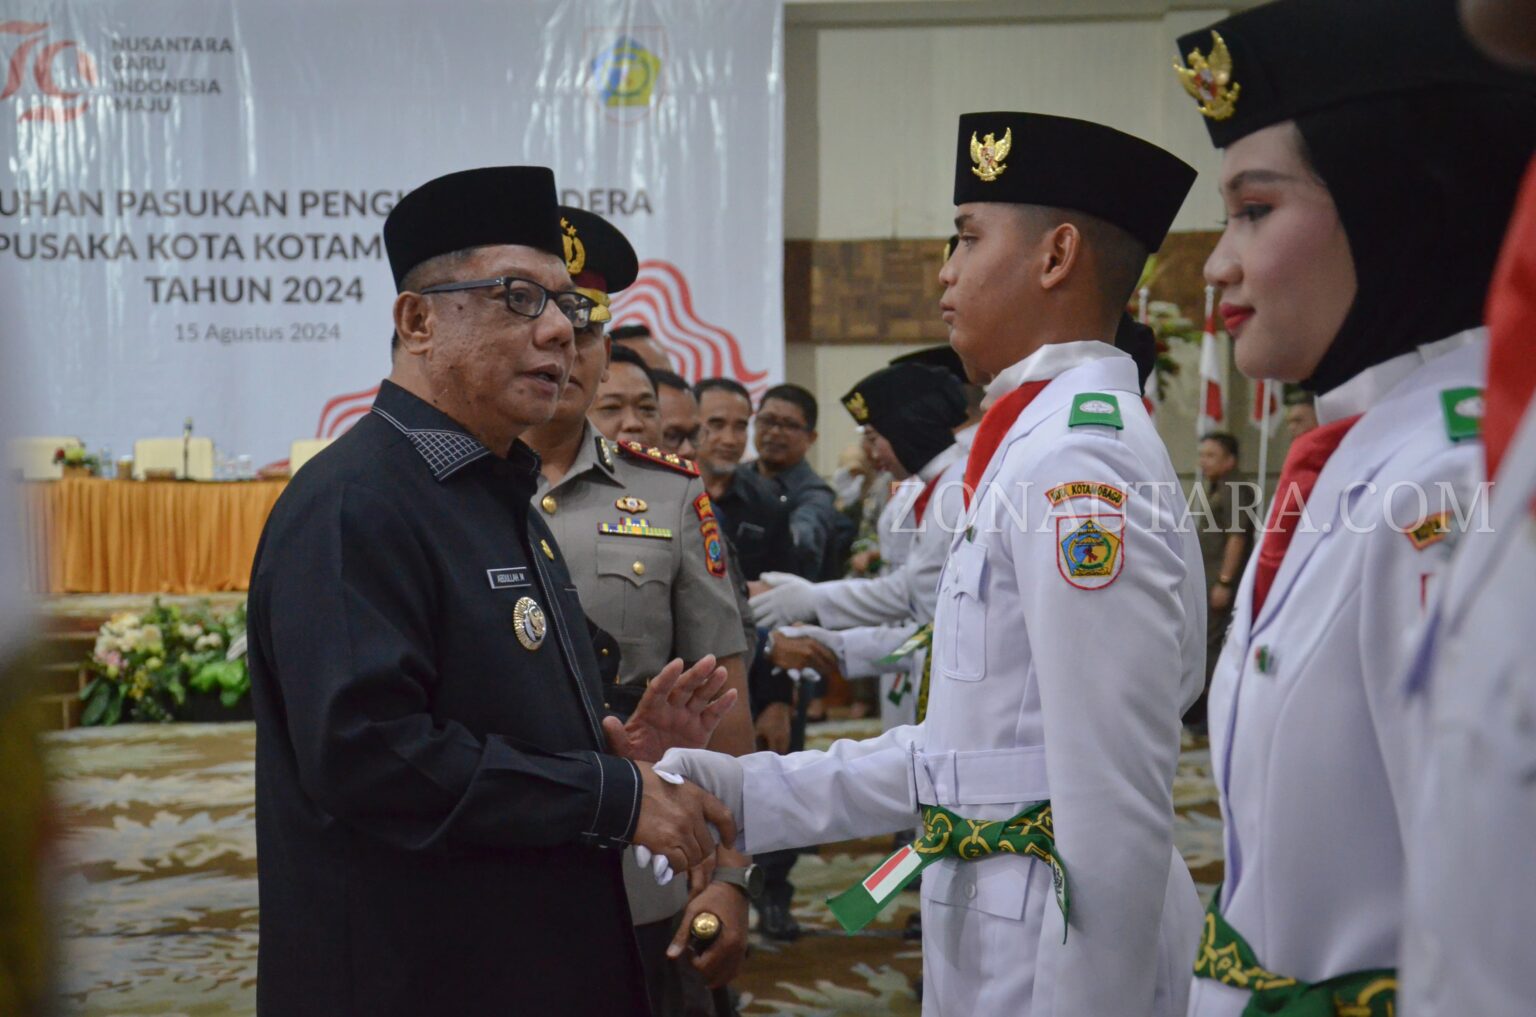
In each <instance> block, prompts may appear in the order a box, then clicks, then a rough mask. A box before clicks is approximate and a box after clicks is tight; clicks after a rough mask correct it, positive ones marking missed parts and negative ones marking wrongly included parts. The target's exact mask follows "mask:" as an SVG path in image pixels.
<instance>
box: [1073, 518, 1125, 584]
mask: <svg viewBox="0 0 1536 1017" xmlns="http://www.w3.org/2000/svg"><path fill="white" fill-rule="evenodd" d="M1124 542H1125V517H1124V516H1121V515H1111V514H1105V515H1096V516H1061V517H1059V518H1057V520H1056V545H1057V553H1056V566H1057V568H1058V569H1059V570H1060V571H1061V577H1062V578H1063V579H1065V580H1066V581H1067V582H1068V583H1071V584H1072V585H1073V586H1075V587H1077V588H1078V589H1080V590H1100V589H1103V588H1104V587H1106V586H1108V585H1109V584H1110V583H1112V582H1114V581H1115V580H1116V579H1117V578H1119V576H1120V570H1121V569H1122V568H1123V567H1124V565H1125V554H1124Z"/></svg>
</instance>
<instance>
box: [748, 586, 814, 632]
mask: <svg viewBox="0 0 1536 1017" xmlns="http://www.w3.org/2000/svg"><path fill="white" fill-rule="evenodd" d="M761 578H762V580H763V582H765V583H767V584H768V585H769V586H770V587H771V588H770V589H768V590H765V591H764V592H762V593H759V594H758V595H757V596H755V597H753V598H752V599H751V600H750V601H749V603H750V604H751V605H752V620H753V622H755V623H756V624H757V625H758V626H759V627H761V628H767V629H776V628H778V627H779V626H781V625H789V624H792V623H794V622H802V621H815V620H816V584H815V583H813V582H811V581H810V580H808V579H803V578H801V577H800V576H797V575H795V574H794V573H793V572H764V573H763V574H762V577H761Z"/></svg>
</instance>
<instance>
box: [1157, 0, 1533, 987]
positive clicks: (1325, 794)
mask: <svg viewBox="0 0 1536 1017" xmlns="http://www.w3.org/2000/svg"><path fill="white" fill-rule="evenodd" d="M1179 51H1180V55H1181V57H1182V58H1183V63H1182V64H1181V65H1180V66H1179V74H1180V77H1181V79H1182V80H1183V83H1184V85H1185V87H1186V89H1187V90H1188V91H1189V92H1190V94H1191V96H1193V97H1194V98H1195V101H1196V103H1197V104H1198V106H1199V110H1200V113H1201V114H1202V115H1203V117H1204V118H1205V123H1206V126H1207V127H1208V129H1209V131H1210V134H1211V139H1212V141H1213V142H1214V143H1215V145H1216V146H1217V147H1218V148H1221V149H1223V150H1224V152H1223V158H1222V170H1221V179H1220V187H1221V191H1222V195H1223V199H1224V201H1225V204H1226V209H1227V216H1228V219H1227V223H1226V227H1225V231H1224V233H1223V235H1222V238H1221V240H1220V242H1219V243H1218V244H1217V247H1216V250H1215V251H1214V252H1213V253H1212V255H1211V257H1210V259H1209V260H1208V261H1207V263H1206V269H1205V272H1206V279H1207V281H1208V282H1210V283H1212V284H1214V285H1216V286H1219V287H1221V289H1222V298H1221V302H1222V314H1223V316H1224V317H1225V319H1226V322H1227V325H1228V328H1229V330H1230V332H1231V334H1232V336H1233V339H1234V342H1235V356H1236V361H1237V365H1238V368H1239V369H1240V370H1242V371H1243V373H1244V374H1247V375H1248V376H1249V377H1252V378H1268V379H1273V380H1277V381H1287V382H1300V383H1301V384H1302V385H1303V386H1304V387H1306V388H1307V389H1309V390H1311V391H1312V392H1314V393H1315V394H1316V396H1317V411H1318V419H1319V421H1320V424H1321V426H1320V427H1318V428H1317V429H1316V430H1314V431H1312V432H1309V433H1308V434H1306V435H1304V436H1302V437H1301V438H1299V439H1297V441H1296V442H1295V443H1294V444H1293V445H1292V447H1291V451H1290V454H1289V456H1288V457H1287V460H1286V465H1285V470H1284V472H1283V473H1282V476H1281V480H1280V484H1279V487H1278V489H1277V492H1276V497H1275V504H1274V506H1273V508H1272V510H1271V514H1270V517H1269V523H1268V526H1267V527H1266V529H1265V532H1264V533H1263V534H1262V535H1261V538H1260V543H1259V547H1258V553H1256V554H1255V555H1254V556H1253V557H1252V558H1251V559H1250V561H1249V563H1248V567H1247V570H1246V572H1245V573H1244V576H1243V580H1242V583H1241V585H1240V587H1239V591H1238V598H1237V603H1236V607H1235V610H1234V613H1233V617H1234V620H1233V625H1232V631H1231V634H1230V636H1229V638H1228V641H1227V644H1226V648H1225V650H1224V651H1223V653H1222V658H1221V660H1220V662H1219V664H1218V666H1217V668H1216V673H1215V676H1214V678H1213V680H1212V684H1211V692H1210V730H1211V759H1212V764H1213V768H1214V770H1215V776H1216V781H1217V784H1218V786H1219V789H1220V797H1221V809H1222V819H1223V823H1224V840H1225V848H1226V852H1225V854H1226V866H1227V868H1226V881H1225V883H1224V885H1223V886H1222V888H1221V890H1220V892H1219V894H1218V895H1217V897H1216V899H1215V900H1213V901H1212V904H1211V908H1210V909H1209V911H1208V912H1207V915H1206V920H1205V927H1204V936H1203V940H1202V943H1201V947H1200V950H1199V953H1198V954H1197V957H1196V959H1195V980H1194V983H1193V986H1192V989H1191V997H1190V1013H1191V1014H1194V1015H1198V1017H1238V1015H1239V1014H1247V1015H1250V1017H1251V1015H1254V1014H1260V1013H1262V1014H1266V1015H1270V1014H1288V1015H1300V1014H1334V1013H1340V1014H1343V1013H1348V1014H1356V1015H1360V1017H1367V1015H1369V1017H1385V1015H1388V1014H1391V1013H1392V1011H1393V1007H1394V1000H1395V995H1396V984H1397V983H1396V971H1395V966H1396V964H1397V957H1398V944H1399V937H1400V932H1401V926H1402V902H1403V870H1404V863H1403V857H1404V843H1405V840H1407V839H1408V838H1411V837H1412V836H1413V828H1412V825H1411V822H1410V820H1409V817H1410V816H1411V813H1410V811H1409V807H1410V804H1411V803H1412V801H1413V800H1414V798H1415V794H1414V789H1415V786H1416V782H1417V780H1418V770H1419V764H1420V761H1421V752H1420V747H1421V745H1422V742H1423V736H1422V729H1421V726H1420V716H1419V714H1418V713H1417V712H1416V711H1415V710H1414V708H1413V706H1412V705H1411V704H1410V702H1409V700H1408V697H1407V696H1406V695H1405V692H1404V685H1403V674H1404V671H1405V669H1406V666H1407V664H1408V658H1409V656H1410V654H1411V651H1412V648H1413V645H1414V635H1415V633H1416V631H1417V630H1419V629H1420V628H1421V627H1422V625H1423V622H1424V618H1425V615H1426V612H1427V608H1428V606H1429V605H1430V604H1432V603H1433V601H1434V599H1435V598H1436V597H1437V596H1438V595H1439V593H1440V586H1441V581H1442V577H1443V573H1444V571H1445V567H1446V563H1447V560H1448V558H1449V556H1450V551H1451V548H1452V546H1453V545H1454V544H1455V542H1456V539H1457V536H1458V532H1457V530H1458V527H1459V526H1460V525H1462V521H1461V519H1459V518H1458V515H1457V513H1458V512H1462V513H1465V512H1466V511H1467V510H1468V508H1469V507H1470V506H1471V505H1472V503H1473V498H1474V496H1475V495H1476V493H1477V488H1478V485H1479V483H1480V481H1481V479H1482V467H1481V448H1480V446H1479V444H1478V439H1477V433H1478V418H1479V417H1480V415H1481V385H1482V378H1483V358H1484V355H1485V336H1484V333H1483V330H1482V329H1481V328H1480V327H1479V324H1480V322H1481V308H1482V299H1483V295H1484V293H1485V292H1486V290H1487V286H1488V280H1489V277H1490V275H1491V271H1492V267H1493V263H1494V259H1495V257H1496V255H1497V251H1498V245H1499V238H1500V236H1501V234H1502V231H1503V228H1504V224H1505V222H1506V221H1507V219H1508V216H1509V210H1510V208H1511V206H1512V203H1513V199H1514V195H1515V191H1516V187H1517V184H1518V181H1519V177H1520V172H1521V170H1522V168H1523V166H1524V163H1525V160H1526V158H1527V157H1528V155H1529V152H1530V150H1531V146H1532V143H1533V141H1536V103H1533V101H1532V99H1531V97H1530V96H1529V95H1528V94H1526V93H1525V92H1524V91H1522V90H1523V89H1524V87H1525V85H1524V83H1522V82H1521V81H1520V80H1519V79H1517V78H1515V77H1514V76H1512V75H1509V74H1506V73H1505V72H1503V71H1501V70H1499V69H1497V68H1495V67H1494V66H1492V65H1491V64H1489V63H1488V62H1487V61H1485V60H1484V59H1483V58H1482V57H1481V56H1480V55H1479V54H1477V53H1476V52H1475V51H1474V50H1473V49H1472V48H1471V46H1470V45H1468V44H1467V42H1466V41H1465V39H1464V38H1463V36H1462V35H1461V33H1460V31H1459V28H1458V26H1457V23H1456V17H1455V11H1454V8H1453V6H1452V3H1451V2H1450V0H1411V2H1410V0H1354V2H1351V3H1349V4H1338V3H1331V2H1323V0H1281V2H1278V3H1273V4H1269V5H1266V6H1263V7H1258V8H1254V9H1252V10H1249V11H1247V12H1244V13H1241V14H1238V15H1236V16H1234V17H1232V18H1229V19H1227V20H1225V21H1222V22H1220V23H1218V24H1216V25H1214V26H1212V27H1211V28H1208V29H1204V30H1201V31H1199V32H1195V33H1192V34H1190V35H1188V36H1185V37H1184V38H1182V39H1180V40H1179ZM1468 832H1469V834H1470V833H1471V831H1468ZM1444 875H1445V878H1448V879H1449V878H1455V877H1454V875H1453V874H1452V873H1446V874H1444Z"/></svg>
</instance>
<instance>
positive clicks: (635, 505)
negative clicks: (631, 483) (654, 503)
mask: <svg viewBox="0 0 1536 1017" xmlns="http://www.w3.org/2000/svg"><path fill="white" fill-rule="evenodd" d="M613 507H614V508H616V509H618V510H619V511H620V512H628V513H629V514H630V515H638V514H639V513H641V512H644V511H645V510H646V509H648V508H650V506H649V505H647V504H646V503H645V499H644V498H636V497H635V496H634V495H632V494H626V495H625V496H624V497H622V498H620V499H619V500H618V501H616V502H614V503H613Z"/></svg>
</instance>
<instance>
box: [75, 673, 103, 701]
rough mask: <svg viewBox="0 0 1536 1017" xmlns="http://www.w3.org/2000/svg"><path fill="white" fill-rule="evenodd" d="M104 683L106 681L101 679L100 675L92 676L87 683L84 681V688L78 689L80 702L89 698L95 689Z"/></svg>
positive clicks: (94, 692) (94, 693)
mask: <svg viewBox="0 0 1536 1017" xmlns="http://www.w3.org/2000/svg"><path fill="white" fill-rule="evenodd" d="M105 684H106V683H105V682H104V681H102V679H101V675H97V676H96V677H94V678H92V679H91V680H90V681H89V682H88V683H86V686H85V688H83V689H81V690H80V700H81V702H84V701H86V700H88V699H90V698H91V697H92V696H94V695H96V692H97V690H98V689H100V688H101V687H102V686H103V685H105Z"/></svg>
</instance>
